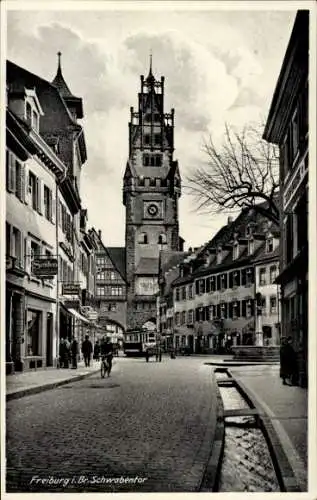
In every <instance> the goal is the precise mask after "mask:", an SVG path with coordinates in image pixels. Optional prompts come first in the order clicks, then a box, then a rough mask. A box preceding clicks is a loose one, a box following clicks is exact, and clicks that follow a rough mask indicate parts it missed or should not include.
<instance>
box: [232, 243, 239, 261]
mask: <svg viewBox="0 0 317 500" xmlns="http://www.w3.org/2000/svg"><path fill="white" fill-rule="evenodd" d="M232 256H233V260H236V259H237V258H238V257H239V243H238V242H236V243H234V245H233V250H232Z"/></svg>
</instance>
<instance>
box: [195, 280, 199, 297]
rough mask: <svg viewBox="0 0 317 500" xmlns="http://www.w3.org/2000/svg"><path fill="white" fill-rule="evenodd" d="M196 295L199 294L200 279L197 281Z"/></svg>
mask: <svg viewBox="0 0 317 500" xmlns="http://www.w3.org/2000/svg"><path fill="white" fill-rule="evenodd" d="M195 290H196V295H199V280H197V281H196V282H195Z"/></svg>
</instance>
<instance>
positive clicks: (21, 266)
mask: <svg viewBox="0 0 317 500" xmlns="http://www.w3.org/2000/svg"><path fill="white" fill-rule="evenodd" d="M23 76H25V75H24V71H23V70H22V69H21V68H19V67H17V66H15V65H11V64H10V63H9V64H8V67H7V111H6V132H7V134H6V147H7V150H6V362H7V371H8V372H10V371H12V370H13V369H15V370H24V369H30V368H36V367H45V366H52V365H53V363H54V360H55V358H56V355H57V351H56V329H55V325H56V315H57V310H56V297H57V288H56V279H54V272H53V274H51V275H49V271H48V270H47V274H48V276H45V275H43V274H41V275H39V274H38V269H37V267H36V266H35V262H36V263H37V264H39V260H40V259H41V258H44V259H45V260H46V261H47V262H48V260H49V259H50V258H51V259H55V258H56V254H57V241H56V230H57V229H56V228H57V220H56V210H55V207H56V194H57V184H58V183H60V182H63V180H64V179H65V177H66V173H67V169H66V166H65V165H64V164H63V162H62V161H61V159H60V158H59V157H58V156H57V155H56V153H55V152H54V151H53V150H52V149H51V147H50V146H49V145H48V144H47V143H46V142H45V140H44V139H43V136H42V134H41V130H42V128H43V124H44V122H45V120H46V118H47V116H46V114H45V112H44V111H43V104H42V103H41V102H40V98H41V96H40V95H38V93H37V92H36V90H35V89H34V85H33V83H34V82H32V81H31V80H29V81H26V79H24V78H23ZM56 264H57V263H56ZM40 265H41V264H40ZM53 267H54V263H53ZM51 271H52V270H51ZM51 271H50V272H51ZM56 271H57V265H56Z"/></svg>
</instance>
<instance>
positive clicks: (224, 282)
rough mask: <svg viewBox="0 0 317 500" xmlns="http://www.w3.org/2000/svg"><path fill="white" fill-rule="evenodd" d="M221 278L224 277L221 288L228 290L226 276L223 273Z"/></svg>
mask: <svg viewBox="0 0 317 500" xmlns="http://www.w3.org/2000/svg"><path fill="white" fill-rule="evenodd" d="M223 277H224V279H223V287H224V288H225V289H226V288H228V274H227V273H224V275H223Z"/></svg>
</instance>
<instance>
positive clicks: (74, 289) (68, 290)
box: [62, 283, 80, 295]
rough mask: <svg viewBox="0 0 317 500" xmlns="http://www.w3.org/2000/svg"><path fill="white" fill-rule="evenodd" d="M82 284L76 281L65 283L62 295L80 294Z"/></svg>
mask: <svg viewBox="0 0 317 500" xmlns="http://www.w3.org/2000/svg"><path fill="white" fill-rule="evenodd" d="M79 293H80V285H79V284H76V283H63V284H62V295H79Z"/></svg>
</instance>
